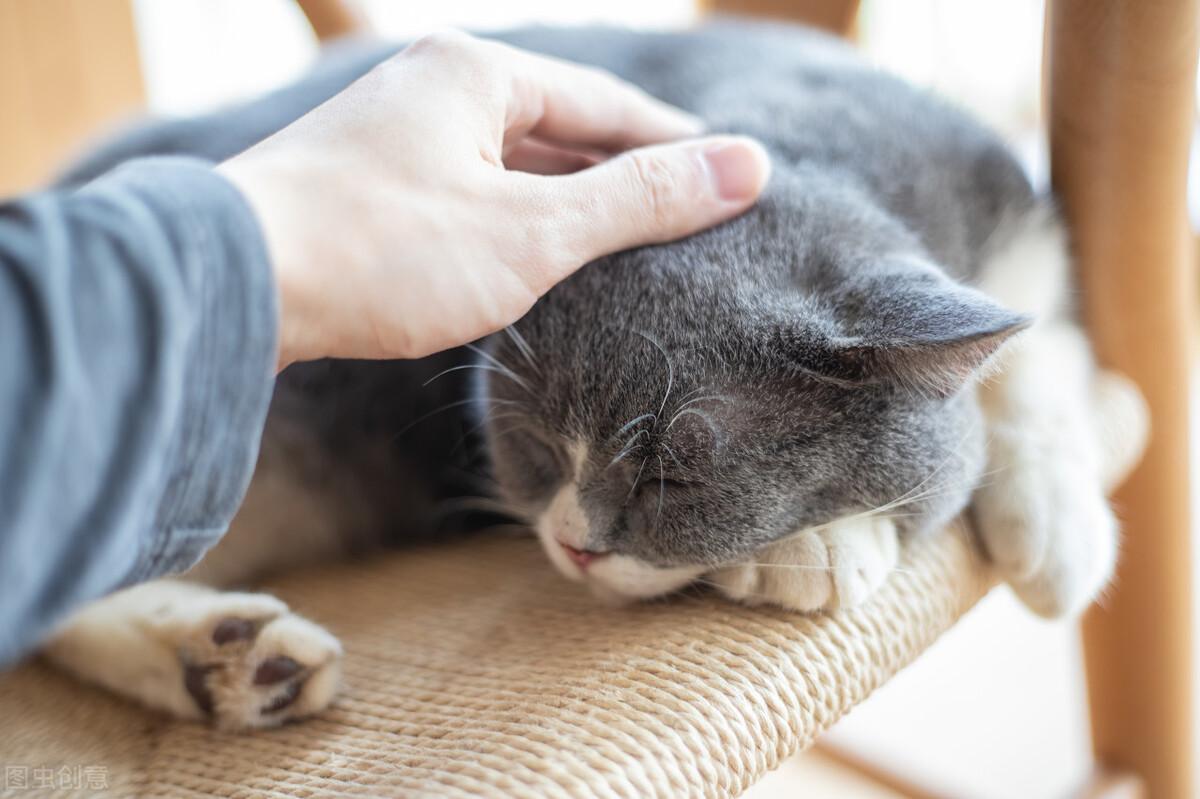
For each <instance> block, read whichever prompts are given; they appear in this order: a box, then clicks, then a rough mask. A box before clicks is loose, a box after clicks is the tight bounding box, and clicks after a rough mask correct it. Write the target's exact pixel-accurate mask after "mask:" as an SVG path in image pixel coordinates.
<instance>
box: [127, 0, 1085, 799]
mask: <svg viewBox="0 0 1200 799" xmlns="http://www.w3.org/2000/svg"><path fill="white" fill-rule="evenodd" d="M361 6H362V7H363V8H364V9H365V10H366V12H367V15H368V17H369V18H370V19H371V21H372V24H373V25H374V28H375V30H376V31H377V32H379V33H380V34H382V35H383V36H385V37H392V38H397V39H401V38H410V37H413V36H416V35H419V34H421V33H424V32H427V31H429V30H433V29H436V28H439V27H444V26H457V27H464V28H471V29H476V30H487V29H496V28H503V27H507V26H512V25H519V24H524V23H531V22H537V23H543V24H582V23H588V22H604V23H609V24H621V25H628V26H633V27H678V26H685V25H688V24H691V23H692V22H694V21H695V18H696V16H695V4H694V3H693V2H692V0H605V2H603V3H564V2H562V1H561V0H507V1H506V2H503V3H498V2H494V0H439V2H437V3H395V2H389V1H388V0H363V2H362V3H361ZM136 10H137V20H138V25H139V33H140V41H141V48H142V53H141V55H142V60H143V64H144V68H145V75H146V81H147V90H148V95H149V104H150V107H151V110H152V111H154V112H156V113H161V114H186V113H194V112H196V111H200V110H204V109H207V108H211V107H213V106H216V105H219V104H221V103H225V102H229V101H231V100H234V99H240V98H245V97H248V96H252V95H254V94H257V93H259V92H262V91H264V90H266V89H269V88H271V87H273V86H277V85H279V84H281V83H283V82H285V81H287V80H289V79H291V78H293V77H295V76H297V75H299V74H301V73H302V72H303V71H304V69H305V67H306V66H307V65H308V64H309V63H310V62H311V60H312V59H313V58H314V57H315V56H316V51H317V47H316V44H315V42H314V41H313V38H312V35H311V32H310V31H309V29H308V27H307V24H306V22H305V20H304V18H303V16H302V15H301V14H300V12H299V11H298V10H297V8H296V6H295V5H294V4H293V3H292V2H291V0H255V2H251V3H247V2H244V0H172V2H169V3H168V2H162V0H137V2H136ZM1041 26H1042V4H1041V2H1039V1H1038V0H1002V1H1001V0H907V1H906V2H903V3H897V2H886V1H885V0H876V1H875V2H872V1H871V0H867V2H866V3H864V10H863V16H862V18H861V23H860V38H861V46H862V48H863V50H864V51H865V53H866V54H867V57H869V58H871V59H872V60H874V61H875V62H876V63H878V64H880V65H881V66H883V67H885V68H888V69H891V70H893V71H896V72H898V73H900V74H902V75H904V76H906V77H907V78H909V79H910V80H912V81H914V82H916V83H919V84H923V85H927V86H931V87H933V88H934V89H936V90H937V91H939V92H941V93H942V94H944V95H947V96H949V97H951V98H953V99H955V100H957V101H958V102H960V103H961V104H963V105H965V106H967V107H969V108H971V109H972V110H973V111H975V112H976V113H977V114H979V115H980V116H981V117H983V118H984V119H985V120H987V121H988V122H989V123H991V124H992V125H993V126H995V127H996V128H997V129H999V130H1001V131H1002V132H1003V133H1004V134H1005V135H1006V137H1008V138H1009V140H1010V141H1012V142H1013V144H1014V146H1016V147H1017V148H1018V150H1019V152H1021V153H1022V155H1023V157H1024V158H1025V160H1026V162H1027V163H1028V164H1029V167H1030V170H1031V172H1032V173H1034V175H1035V176H1040V175H1041V174H1042V172H1043V171H1044V169H1043V166H1042V165H1043V163H1044V158H1043V157H1042V155H1041V153H1042V152H1043V148H1042V146H1041V144H1040V137H1039V135H1038V134H1037V130H1038V127H1037V126H1038V121H1039V107H1040V97H1039V86H1040V80H1039V71H1040V58H1041ZM1084 713H1085V711H1084V703H1083V683H1082V674H1081V667H1080V658H1079V651H1078V642H1077V632H1076V630H1075V629H1074V627H1072V626H1070V625H1064V624H1052V623H1046V622H1041V621H1038V620H1035V619H1034V618H1033V617H1032V616H1031V615H1030V614H1028V613H1026V612H1025V611H1024V610H1022V609H1021V608H1020V607H1019V606H1018V605H1017V603H1016V602H1015V601H1014V600H1013V599H1012V597H1011V595H1010V594H1009V593H1008V592H1007V591H1006V590H999V591H995V592H993V593H992V595H991V596H989V597H988V598H987V599H985V600H984V602H983V603H981V605H980V606H979V607H978V608H976V609H975V610H974V611H972V612H971V614H969V615H968V617H967V618H966V619H964V621H963V622H962V623H961V624H960V625H959V626H958V627H957V628H955V629H954V630H952V631H951V632H950V633H949V634H948V635H946V636H945V637H944V638H943V639H942V640H941V641H940V642H938V643H937V644H936V645H935V646H934V647H933V649H932V650H931V651H930V652H929V653H927V655H926V656H925V657H924V658H922V659H921V660H920V661H919V662H918V663H917V664H916V665H914V666H913V667H912V668H910V669H909V670H907V671H905V672H904V673H902V674H901V675H899V677H897V678H896V679H895V680H893V681H892V682H891V683H890V684H889V685H888V686H886V687H885V688H884V689H883V690H882V691H880V692H879V693H878V694H876V696H874V697H873V698H871V699H870V700H869V701H868V702H866V703H865V704H864V705H863V706H861V707H860V708H859V709H858V710H856V711H855V712H854V713H852V714H851V715H850V716H849V717H848V718H847V719H846V720H844V721H843V722H842V723H841V724H840V725H839V726H838V728H837V729H836V730H835V733H834V735H835V736H839V737H841V738H843V739H845V740H851V741H853V742H854V743H855V744H856V745H857V746H859V747H865V748H868V749H870V750H872V751H873V752H875V753H876V754H877V755H878V756H879V757H880V758H882V759H886V760H887V761H889V762H890V763H891V764H893V766H894V768H895V769H897V770H899V771H909V772H911V773H914V774H924V775H926V776H928V775H930V774H935V775H939V776H940V778H941V779H942V781H944V782H945V784H946V790H945V792H946V793H947V794H949V795H960V796H966V795H971V796H977V797H985V798H986V797H997V798H999V797H1025V798H1027V799H1038V797H1055V796H1061V795H1066V794H1067V793H1068V792H1069V790H1070V788H1071V787H1072V786H1074V785H1077V784H1078V783H1079V780H1080V779H1081V778H1082V776H1083V775H1084V774H1085V773H1087V771H1088V770H1089V769H1090V755H1089V753H1088V745H1087V738H1086V733H1085V726H1084V725H1085V715H1084Z"/></svg>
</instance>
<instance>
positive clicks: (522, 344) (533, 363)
mask: <svg viewBox="0 0 1200 799" xmlns="http://www.w3.org/2000/svg"><path fill="white" fill-rule="evenodd" d="M504 332H505V333H507V334H508V337H509V338H510V339H512V342H513V344H515V345H516V347H517V349H518V350H519V351H520V353H521V357H523V358H524V359H525V362H526V363H527V364H529V366H530V367H531V368H532V369H533V370H534V371H535V372H537V373H538V374H541V373H542V367H541V366H540V365H539V364H538V362H537V358H536V357H535V356H534V354H533V347H531V346H529V342H528V341H526V340H525V337H524V336H522V335H521V331H520V330H517V327H516V325H509V326H508V327H506V328H504Z"/></svg>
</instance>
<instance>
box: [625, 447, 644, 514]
mask: <svg viewBox="0 0 1200 799" xmlns="http://www.w3.org/2000/svg"><path fill="white" fill-rule="evenodd" d="M648 460H650V456H649V455H647V456H646V457H644V458H642V465H641V466H639V467H638V470H637V474H636V475H634V476H633V485H632V486H630V487H629V493H628V494H626V495H625V501H626V502H628V501H629V500H630V498H631V497H632V496H633V492H634V491H637V487H638V485H640V484H641V482H642V471H644V470H645V468H646V461H648Z"/></svg>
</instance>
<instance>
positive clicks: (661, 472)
mask: <svg viewBox="0 0 1200 799" xmlns="http://www.w3.org/2000/svg"><path fill="white" fill-rule="evenodd" d="M654 457H656V458H658V511H657V512H656V513H655V514H654V529H655V531H657V530H658V522H659V520H660V519H661V518H662V509H663V492H664V490H665V489H666V483H667V481H666V477H665V475H664V469H663V459H662V455H658V454H656V455H655V456H654Z"/></svg>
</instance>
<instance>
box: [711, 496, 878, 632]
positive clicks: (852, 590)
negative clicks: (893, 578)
mask: <svg viewBox="0 0 1200 799" xmlns="http://www.w3.org/2000/svg"><path fill="white" fill-rule="evenodd" d="M899 558H900V545H899V539H898V537H897V535H896V526H895V524H894V523H893V522H892V521H891V520H890V519H886V518H882V517H879V516H858V517H854V518H849V519H844V520H840V521H836V522H833V523H832V524H829V525H826V526H824V527H820V528H816V529H813V530H805V531H803V532H801V533H798V534H797V535H794V536H792V537H790V538H787V539H785V540H783V541H780V542H778V543H775V544H772V545H770V546H768V547H767V548H765V549H763V550H762V551H760V552H759V553H758V555H757V559H756V560H755V561H754V562H753V563H744V564H737V565H733V566H727V567H725V568H722V569H718V570H717V571H715V572H713V573H712V574H711V575H709V581H710V582H712V583H714V584H715V585H716V586H717V588H718V589H719V590H720V591H721V592H722V593H723V594H725V595H726V596H728V597H730V598H731V599H735V600H738V601H740V602H745V603H747V604H751V605H758V604H770V605H779V606H781V607H784V608H788V609H789V610H799V611H803V612H813V611H820V610H834V609H837V608H851V607H856V606H858V605H861V604H863V603H864V602H866V601H867V599H869V598H870V597H871V596H872V595H873V594H874V593H875V591H876V590H877V589H878V588H879V586H880V585H882V584H883V582H884V580H886V579H887V576H888V575H889V574H891V572H892V570H893V569H894V568H895V566H896V564H897V562H898V561H899Z"/></svg>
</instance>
